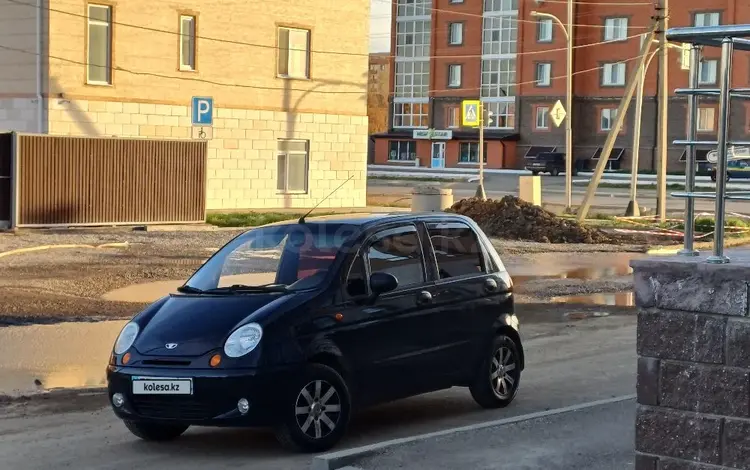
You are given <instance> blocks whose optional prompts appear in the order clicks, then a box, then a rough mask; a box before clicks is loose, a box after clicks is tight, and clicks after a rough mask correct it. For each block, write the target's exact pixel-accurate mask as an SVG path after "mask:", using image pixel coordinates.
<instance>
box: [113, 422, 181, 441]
mask: <svg viewBox="0 0 750 470" xmlns="http://www.w3.org/2000/svg"><path fill="white" fill-rule="evenodd" d="M125 427H126V428H128V430H129V431H130V432H131V433H133V434H134V435H135V436H136V437H139V438H141V439H143V440H144V441H171V440H174V439H177V438H178V437H180V436H181V435H182V434H183V433H184V432H185V431H187V429H188V426H187V425H180V424H157V423H145V422H140V421H128V420H126V421H125Z"/></svg>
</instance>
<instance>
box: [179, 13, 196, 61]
mask: <svg viewBox="0 0 750 470" xmlns="http://www.w3.org/2000/svg"><path fill="white" fill-rule="evenodd" d="M180 70H195V17H194V16H185V15H181V16H180Z"/></svg>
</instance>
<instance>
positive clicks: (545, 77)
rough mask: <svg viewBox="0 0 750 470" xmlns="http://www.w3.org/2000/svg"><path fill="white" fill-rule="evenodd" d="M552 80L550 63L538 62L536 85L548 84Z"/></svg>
mask: <svg viewBox="0 0 750 470" xmlns="http://www.w3.org/2000/svg"><path fill="white" fill-rule="evenodd" d="M551 81H552V64H550V63H549V62H540V63H538V64H536V86H550V82H551Z"/></svg>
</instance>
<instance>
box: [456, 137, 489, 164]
mask: <svg viewBox="0 0 750 470" xmlns="http://www.w3.org/2000/svg"><path fill="white" fill-rule="evenodd" d="M484 150H485V152H484V155H483V158H482V159H483V160H484V163H487V144H484ZM458 162H459V163H479V142H461V144H460V145H459V153H458Z"/></svg>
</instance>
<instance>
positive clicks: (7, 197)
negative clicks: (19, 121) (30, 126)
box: [0, 133, 13, 228]
mask: <svg viewBox="0 0 750 470" xmlns="http://www.w3.org/2000/svg"><path fill="white" fill-rule="evenodd" d="M12 171H13V134H11V133H5V134H0V228H8V227H10V217H11V205H12V204H13V196H12V193H11V191H12V189H11V188H12V187H13V184H12V181H11V177H12Z"/></svg>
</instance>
